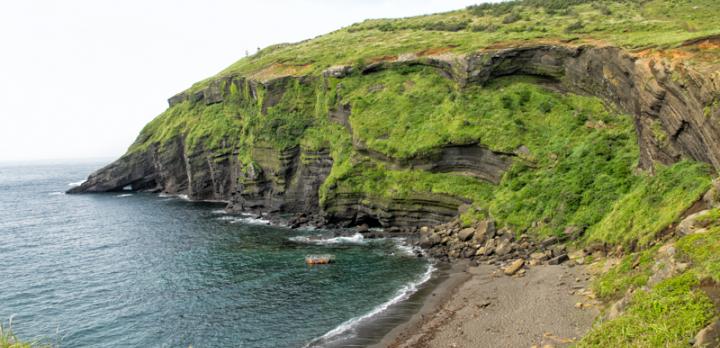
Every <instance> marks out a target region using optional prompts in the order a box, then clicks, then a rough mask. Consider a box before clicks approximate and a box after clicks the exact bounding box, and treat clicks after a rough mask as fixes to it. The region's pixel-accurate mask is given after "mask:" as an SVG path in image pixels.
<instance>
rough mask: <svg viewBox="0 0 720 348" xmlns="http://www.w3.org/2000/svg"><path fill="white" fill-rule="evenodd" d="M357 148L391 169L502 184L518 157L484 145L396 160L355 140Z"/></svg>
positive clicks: (449, 148) (461, 147) (455, 147)
mask: <svg viewBox="0 0 720 348" xmlns="http://www.w3.org/2000/svg"><path fill="white" fill-rule="evenodd" d="M354 144H355V149H356V150H357V151H358V152H360V153H362V154H364V155H366V156H369V157H371V158H374V159H376V160H379V161H382V162H384V163H385V164H386V165H387V166H388V167H389V168H391V169H396V170H397V169H418V170H424V171H428V172H432V173H456V174H462V175H467V176H472V177H475V178H477V179H480V180H484V181H488V182H491V183H494V184H499V183H500V179H502V175H503V174H505V172H506V171H507V170H508V168H509V167H510V165H511V164H512V160H513V158H514V157H515V155H514V154H511V153H503V152H497V151H492V150H490V149H488V148H487V147H485V146H482V145H480V144H467V145H449V146H444V147H441V148H439V149H437V150H436V151H434V152H433V153H431V154H429V155H425V156H422V157H420V156H418V157H414V158H409V159H395V158H392V157H388V156H385V155H383V154H382V153H379V152H377V151H373V150H370V149H368V148H366V147H365V146H363V145H362V143H361V142H359V141H355V142H354Z"/></svg>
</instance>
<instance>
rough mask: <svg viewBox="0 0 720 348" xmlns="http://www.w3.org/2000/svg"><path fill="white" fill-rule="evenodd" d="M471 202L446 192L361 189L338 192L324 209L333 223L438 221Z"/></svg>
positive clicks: (404, 223) (416, 224) (408, 224)
mask: <svg viewBox="0 0 720 348" xmlns="http://www.w3.org/2000/svg"><path fill="white" fill-rule="evenodd" d="M467 203H468V202H467V201H466V200H464V199H461V198H458V197H453V196H449V195H443V194H423V193H414V194H409V195H407V196H406V197H395V198H383V197H366V196H365V195H364V194H360V193H335V194H333V195H331V196H330V197H328V198H327V199H326V201H325V206H324V213H325V214H326V218H327V219H328V221H329V222H331V223H336V224H340V225H346V226H355V225H361V224H363V223H367V224H368V225H370V226H383V227H390V226H399V227H408V226H423V225H437V224H440V223H443V222H447V221H449V220H451V219H452V218H453V217H455V216H457V214H458V207H460V206H461V205H463V204H467Z"/></svg>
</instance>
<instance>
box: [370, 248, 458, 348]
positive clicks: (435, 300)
mask: <svg viewBox="0 0 720 348" xmlns="http://www.w3.org/2000/svg"><path fill="white" fill-rule="evenodd" d="M468 267H469V262H467V261H461V262H455V263H453V264H451V265H450V268H449V269H447V270H445V272H446V274H445V275H444V276H445V278H443V279H441V280H440V282H439V283H437V284H435V285H434V287H432V288H430V289H429V290H430V291H429V293H427V294H424V296H422V298H421V300H422V304H421V306H420V308H419V309H418V310H417V311H415V313H413V314H412V315H411V316H410V317H409V318H407V320H406V321H405V322H403V323H400V324H398V325H396V326H395V327H394V328H392V330H390V331H389V332H387V333H386V334H385V335H384V336H383V337H382V339H380V341H379V342H377V343H375V344H372V345H369V346H368V348H383V347H388V346H389V345H391V344H392V343H393V342H395V341H397V340H400V339H402V338H404V337H405V336H406V335H407V334H408V333H411V332H416V331H419V330H420V328H421V326H422V324H423V322H424V319H425V318H426V317H428V316H431V315H432V313H434V312H436V311H437V310H438V309H440V308H441V307H442V306H443V305H444V304H445V303H447V301H449V300H450V298H452V297H453V296H454V295H455V293H456V292H457V290H458V289H459V288H460V286H462V285H463V284H465V282H467V281H468V280H470V279H471V278H472V275H471V274H470V273H468V272H467V269H468ZM441 276H442V275H441Z"/></svg>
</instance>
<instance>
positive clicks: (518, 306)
mask: <svg viewBox="0 0 720 348" xmlns="http://www.w3.org/2000/svg"><path fill="white" fill-rule="evenodd" d="M588 280H589V277H588V275H587V273H586V272H585V270H584V268H583V267H581V266H575V267H568V266H564V265H554V266H550V265H538V266H534V267H531V268H530V269H527V271H526V273H525V275H524V276H521V277H518V276H505V275H503V274H502V271H500V268H498V267H496V266H492V265H479V266H471V265H470V264H469V263H467V262H462V263H456V264H453V265H452V266H451V270H450V271H449V273H448V277H447V278H446V279H444V280H443V281H441V282H440V283H438V284H436V286H435V287H434V288H433V289H432V290H431V293H430V294H428V295H427V296H425V297H424V298H423V299H422V305H421V306H420V308H419V309H418V310H417V311H416V312H415V313H413V314H412V315H411V316H410V317H409V318H408V319H407V320H406V321H404V322H403V323H400V324H398V325H397V326H395V327H393V328H392V329H391V330H390V331H389V332H387V334H385V336H383V337H382V339H380V341H379V342H376V343H374V344H371V345H368V347H372V348H380V347H391V348H405V347H413V348H415V347H457V348H462V347H532V346H538V347H541V346H545V345H549V346H551V347H563V346H568V345H571V344H572V343H574V342H576V341H577V340H578V339H579V338H580V337H582V336H583V335H584V334H585V333H586V332H587V331H588V330H589V329H590V328H591V327H592V324H593V322H594V320H595V318H596V317H597V315H599V313H600V311H599V308H598V307H597V306H596V305H594V304H593V301H592V300H591V299H589V298H586V297H585V296H584V292H585V289H586V288H587V286H588V285H589V283H588ZM557 313H563V315H562V316H557V315H556V314H557Z"/></svg>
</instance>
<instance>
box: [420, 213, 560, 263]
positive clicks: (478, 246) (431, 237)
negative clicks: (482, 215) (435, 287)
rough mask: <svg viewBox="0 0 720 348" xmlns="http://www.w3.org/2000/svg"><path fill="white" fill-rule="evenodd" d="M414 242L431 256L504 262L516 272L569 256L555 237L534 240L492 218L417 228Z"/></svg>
mask: <svg viewBox="0 0 720 348" xmlns="http://www.w3.org/2000/svg"><path fill="white" fill-rule="evenodd" d="M417 244H418V245H419V246H420V247H422V248H423V249H425V250H426V251H427V254H428V255H429V256H430V257H433V258H436V259H440V260H444V261H450V260H455V259H470V260H473V261H475V262H485V263H489V264H507V265H508V266H507V267H506V268H505V273H506V274H508V275H512V274H515V273H516V272H518V271H519V270H520V269H521V268H522V267H523V266H524V265H526V264H527V265H529V266H534V265H539V264H550V265H557V264H561V263H563V262H565V261H568V260H569V259H570V258H569V256H568V251H567V248H566V246H565V245H564V244H562V243H561V239H560V238H558V237H554V236H553V237H549V238H546V239H544V240H541V241H536V240H533V239H532V238H530V237H529V236H527V235H525V234H523V235H520V236H518V237H516V234H515V233H514V232H513V231H512V230H510V229H507V228H499V229H498V228H497V227H496V226H495V222H494V221H493V220H483V221H480V222H476V223H475V224H473V225H472V226H469V227H463V226H462V223H461V222H460V221H459V220H454V221H452V222H449V223H446V224H442V225H437V226H434V227H428V226H424V227H422V228H420V240H419V241H418V242H417Z"/></svg>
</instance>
